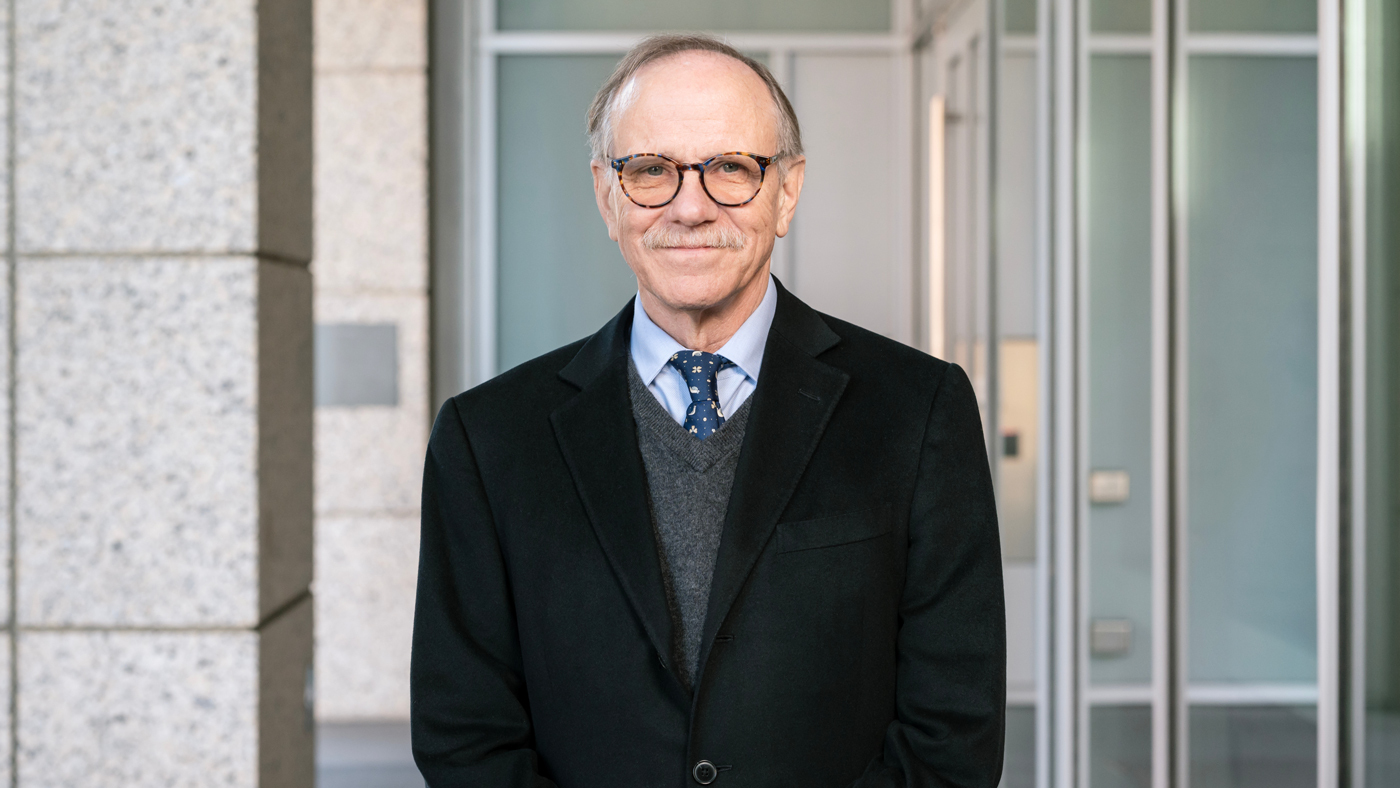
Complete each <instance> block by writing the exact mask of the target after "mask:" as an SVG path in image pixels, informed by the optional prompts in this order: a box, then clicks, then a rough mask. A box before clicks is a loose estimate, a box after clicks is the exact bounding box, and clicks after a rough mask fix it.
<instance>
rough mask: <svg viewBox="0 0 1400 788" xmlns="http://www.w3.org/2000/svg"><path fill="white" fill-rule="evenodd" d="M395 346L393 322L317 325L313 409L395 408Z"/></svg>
mask: <svg viewBox="0 0 1400 788" xmlns="http://www.w3.org/2000/svg"><path fill="white" fill-rule="evenodd" d="M398 343H399V330H398V326H396V325H394V324H392V323H320V324H317V326H316V406H317V407H320V408H324V407H354V406H360V405H388V406H390V407H393V406H397V405H398V404H399V344H398Z"/></svg>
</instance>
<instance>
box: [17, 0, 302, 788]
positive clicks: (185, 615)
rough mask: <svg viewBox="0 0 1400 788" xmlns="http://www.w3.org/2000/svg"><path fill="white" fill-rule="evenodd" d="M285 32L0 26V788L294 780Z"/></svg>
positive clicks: (293, 307) (296, 333) (119, 19)
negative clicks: (10, 787) (1, 787)
mask: <svg viewBox="0 0 1400 788" xmlns="http://www.w3.org/2000/svg"><path fill="white" fill-rule="evenodd" d="M311 24H312V14H311V7H310V1H309V0H191V1H190V2H184V3H150V2H145V0H15V1H14V2H10V3H7V4H5V5H4V6H0V65H3V66H4V67H5V70H4V72H3V73H4V74H5V78H4V79H0V86H3V87H0V91H3V93H4V95H0V107H3V108H4V113H3V117H0V145H3V146H4V147H5V148H6V154H7V155H5V156H0V185H3V188H0V192H3V195H4V196H3V198H0V215H3V216H4V219H5V220H4V221H3V222H0V226H3V230H0V233H3V235H0V244H3V247H4V249H5V260H4V264H3V270H0V311H3V313H4V314H3V315H0V377H2V378H3V380H0V392H3V394H0V423H2V424H3V427H0V477H3V478H2V479H0V512H3V515H4V516H3V518H0V519H3V522H2V523H0V554H3V556H0V614H3V616H4V618H5V619H6V627H5V630H4V632H3V633H0V693H2V694H3V695H4V698H3V699H0V784H14V785H19V786H25V787H26V788H29V787H31V786H32V787H36V788H37V786H50V785H52V786H72V785H95V784H101V785H104V786H128V785H130V786H137V785H142V786H146V785H185V786H203V785H208V786H214V785H220V786H253V785H260V786H264V788H267V787H269V786H309V785H310V784H311V780H312V753H313V740H312V737H313V734H312V728H311V724H310V722H311V720H310V713H309V708H308V707H307V704H306V702H305V698H306V694H307V693H306V682H307V679H308V673H309V668H310V663H311V646H312V642H311V632H312V601H311V596H310V589H309V585H310V582H311V572H312V544H311V537H312V521H311V518H312V500H311V479H312V464H311V461H312V457H311V452H310V451H309V447H310V443H311V431H312V380H311V363H312V323H311V308H312V292H311V276H310V273H309V271H308V269H307V263H308V261H309V260H310V258H311V239H312V233H311V219H312V216H311V201H312V197H311V169H310V162H311V146H312V134H311V131H312V128H311V120H312V119H311V98H312V95H311V90H312V70H311V67H312V64H311V59H310V44H311ZM11 689H13V705H12V704H11V703H10V702H9V700H10V699H11Z"/></svg>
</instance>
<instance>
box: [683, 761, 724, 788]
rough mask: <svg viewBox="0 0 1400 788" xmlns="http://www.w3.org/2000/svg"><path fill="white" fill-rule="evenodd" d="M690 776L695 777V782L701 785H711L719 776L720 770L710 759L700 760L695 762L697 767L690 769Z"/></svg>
mask: <svg viewBox="0 0 1400 788" xmlns="http://www.w3.org/2000/svg"><path fill="white" fill-rule="evenodd" d="M690 776H691V777H694V778H695V782H697V783H700V784H701V785H709V784H710V783H712V782H714V781H715V778H716V777H718V776H719V770H718V769H716V768H715V765H714V764H713V763H710V762H709V761H700V762H698V763H696V764H695V768H694V769H691V770H690Z"/></svg>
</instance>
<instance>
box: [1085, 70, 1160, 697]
mask: <svg viewBox="0 0 1400 788" xmlns="http://www.w3.org/2000/svg"><path fill="white" fill-rule="evenodd" d="M1151 87H1152V67H1151V60H1150V59H1149V58H1148V57H1147V56H1145V55H1100V56H1095V57H1093V58H1091V59H1090V62H1089V128H1088V144H1087V146H1086V150H1087V152H1088V187H1087V197H1088V200H1087V209H1088V223H1087V224H1088V237H1087V243H1086V253H1087V257H1088V282H1089V303H1088V318H1089V329H1088V343H1089V353H1088V374H1089V393H1088V400H1089V401H1088V422H1089V423H1088V431H1089V457H1088V460H1089V472H1090V477H1089V479H1088V483H1089V487H1090V495H1089V500H1090V506H1089V520H1088V522H1089V536H1088V539H1089V616H1090V622H1089V629H1090V656H1091V662H1090V665H1089V676H1090V679H1091V680H1092V681H1093V682H1095V683H1139V684H1144V683H1147V682H1150V681H1151V680H1152V640H1151V638H1152V486H1151V485H1152V90H1151ZM1105 480H1110V481H1113V482H1114V483H1117V484H1119V489H1116V490H1111V489H1107V488H1104V486H1103V485H1104V484H1106V483H1107V482H1106V481H1105Z"/></svg>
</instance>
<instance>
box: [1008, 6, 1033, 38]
mask: <svg viewBox="0 0 1400 788" xmlns="http://www.w3.org/2000/svg"><path fill="white" fill-rule="evenodd" d="M1002 13H1004V14H1005V15H1006V24H1005V26H1004V27H1005V29H1006V32H1008V33H1034V32H1035V13H1036V0H1005V6H1003V8H1002Z"/></svg>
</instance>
